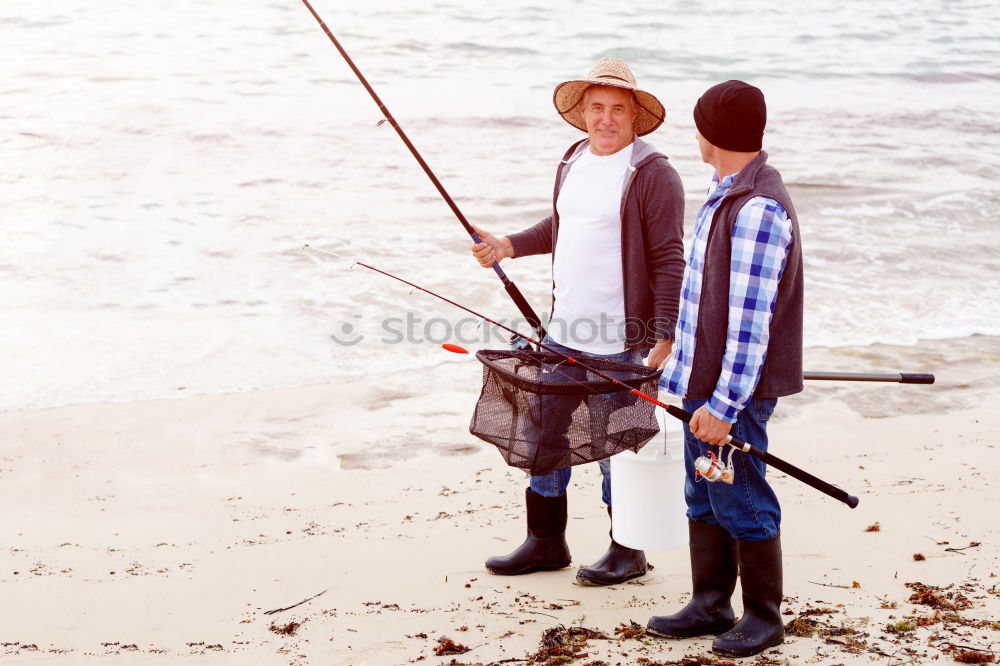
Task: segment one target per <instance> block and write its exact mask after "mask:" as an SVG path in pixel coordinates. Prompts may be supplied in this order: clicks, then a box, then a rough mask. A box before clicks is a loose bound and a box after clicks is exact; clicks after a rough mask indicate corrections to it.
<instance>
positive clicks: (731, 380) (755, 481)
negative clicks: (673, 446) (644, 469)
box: [649, 81, 803, 657]
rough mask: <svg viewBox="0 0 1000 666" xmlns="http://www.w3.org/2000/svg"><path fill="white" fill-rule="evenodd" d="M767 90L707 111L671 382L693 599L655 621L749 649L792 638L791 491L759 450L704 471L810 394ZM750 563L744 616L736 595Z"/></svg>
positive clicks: (755, 439) (709, 103)
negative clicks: (785, 494) (772, 476)
mask: <svg viewBox="0 0 1000 666" xmlns="http://www.w3.org/2000/svg"><path fill="white" fill-rule="evenodd" d="M766 118H767V110H766V107H765V104H764V95H763V93H762V92H761V91H760V90H759V89H758V88H755V87H754V86H751V85H749V84H747V83H744V82H742V81H726V82H725V83H720V84H718V85H716V86H713V87H711V88H709V89H708V91H706V92H705V94H704V95H702V96H701V98H700V99H699V100H698V102H697V104H696V106H695V109H694V120H695V125H696V126H697V129H698V131H697V133H696V138H697V140H698V144H699V147H700V149H701V156H702V159H703V160H704V161H705V162H706V163H708V164H710V165H712V166H713V167H715V175H714V176H713V179H712V185H711V187H710V188H709V194H708V199H707V200H706V201H705V203H704V205H703V206H702V207H701V209H700V210H699V211H698V215H697V218H696V220H695V228H694V239H693V241H692V245H691V250H690V254H689V256H688V264H687V268H686V269H685V272H684V287H683V290H682V292H681V294H682V295H681V309H680V320H679V323H678V326H677V331H678V332H677V344H676V348H675V350H674V354H673V356H672V357H671V358H670V360H669V361H668V362H667V364H666V367H665V368H664V371H663V375H662V377H661V379H660V388H661V389H665V390H668V391H670V392H671V393H674V394H676V395H679V396H682V397H683V398H684V409H686V410H687V411H689V412H693V416H692V418H691V423H690V425H689V426H688V425H685V427H684V431H685V432H684V435H685V453H684V455H685V468H686V473H687V480H686V482H685V487H684V495H685V500H686V501H687V507H688V510H687V516H688V521H689V522H688V525H689V538H690V541H689V543H690V550H691V578H692V583H693V587H694V591H693V595H692V598H691V601H690V602H689V603H688V604H687V606H685V607H684V608H683V609H682V610H681V611H680V612H678V613H676V614H674V615H668V616H658V617H653V618H651V619H650V620H649V629H650V631H651V632H652V633H655V634H658V635H661V636H667V637H673V638H686V637H692V636H701V635H706V634H709V635H711V634H715V635H716V636H715V639H714V640H713V643H712V650H713V651H714V652H716V653H718V654H722V655H725V656H729V657H748V656H750V655H754V654H757V653H759V652H762V651H763V650H765V649H767V648H768V647H771V646H773V645H777V644H779V643H781V642H782V641H783V640H784V629H783V622H782V616H781V598H782V566H781V541H780V535H779V526H780V522H781V509H780V507H779V506H778V498H777V497H776V496H775V494H774V491H773V490H772V489H771V486H770V485H769V484H768V482H767V481H766V480H765V478H764V472H765V465H764V463H763V462H762V461H760V460H758V459H757V458H753V457H751V456H748V455H744V454H741V453H737V452H734V451H732V450H731V449H730V452H729V455H731V456H732V457H731V458H728V459H729V460H731V462H732V469H731V470H730V472H731V473H730V477H729V479H728V481H729V482H723V481H716V482H709V481H707V480H706V479H705V478H699V477H698V476H697V474H696V473H695V471H694V461H695V459H696V458H698V457H699V456H707V455H710V454H711V455H715V453H716V452H718V454H719V455H720V456H725V454H724V453H723V451H721V450H718V449H714V447H718V446H723V445H724V444H725V443H726V439H727V437H728V436H729V435H730V434H732V435H733V436H735V437H738V438H739V439H742V440H743V441H745V442H747V443H749V444H751V445H752V446H754V447H756V448H758V449H760V450H762V451H766V450H767V430H766V428H767V421H768V418H769V417H770V416H771V412H772V411H773V410H774V407H775V404H776V403H777V399H778V398H779V397H782V396H786V395H791V394H793V393H798V392H799V391H801V390H802V309H803V308H802V241H801V235H800V234H799V225H798V220H797V218H796V215H795V208H794V207H793V206H792V201H791V198H790V197H789V196H788V191H787V190H786V189H785V186H784V184H783V183H782V180H781V175H780V174H779V173H778V171H777V170H775V169H774V168H773V167H771V166H770V165H768V164H767V153H765V152H764V151H762V150H761V143H762V138H763V135H764V125H765V121H766ZM737 572H738V575H739V578H740V581H741V587H742V593H743V616H742V618H740V621H739V622H736V621H735V616H734V613H733V607H732V605H731V603H730V600H731V598H732V595H733V592H734V590H735V586H736V578H737Z"/></svg>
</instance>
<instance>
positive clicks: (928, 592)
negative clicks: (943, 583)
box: [906, 582, 972, 611]
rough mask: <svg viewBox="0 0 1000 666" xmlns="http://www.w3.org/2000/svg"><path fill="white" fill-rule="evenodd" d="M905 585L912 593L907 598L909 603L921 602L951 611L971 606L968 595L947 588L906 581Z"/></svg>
mask: <svg viewBox="0 0 1000 666" xmlns="http://www.w3.org/2000/svg"><path fill="white" fill-rule="evenodd" d="M906 587H908V588H910V589H911V590H913V594H911V595H910V598H909V602H910V603H911V604H923V605H924V606H930V607H931V608H938V609H941V610H951V611H958V610H965V609H966V608H972V602H971V601H970V600H969V599H968V597H966V596H964V595H963V594H962V593H960V592H948V591H947V590H948V588H940V587H935V586H933V585H925V584H923V583H920V582H917V583H906ZM948 587H951V586H950V585H949V586H948Z"/></svg>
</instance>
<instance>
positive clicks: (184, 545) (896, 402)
mask: <svg viewBox="0 0 1000 666" xmlns="http://www.w3.org/2000/svg"><path fill="white" fill-rule="evenodd" d="M806 360H807V366H809V367H811V368H813V369H817V370H818V369H825V370H846V369H855V370H857V369H859V366H861V369H865V370H869V371H879V370H882V371H892V370H896V371H929V372H934V373H936V374H937V377H938V382H937V383H936V384H935V385H934V386H930V387H928V386H901V385H891V384H857V383H854V384H833V383H824V384H820V383H818V382H811V383H809V384H808V385H807V390H806V391H805V392H804V393H803V394H801V395H799V396H796V397H794V398H791V399H788V400H786V401H784V402H783V403H782V404H781V405H780V406H779V412H778V413H777V414H776V417H777V418H776V419H775V421H774V422H773V423H772V426H771V433H772V444H771V450H772V452H773V453H775V454H776V455H779V456H781V457H784V458H785V459H786V460H789V461H790V462H793V463H794V464H797V465H799V466H800V467H802V468H804V469H806V470H808V471H810V472H812V473H814V474H816V475H817V476H819V477H821V478H823V479H826V480H829V481H831V482H833V483H835V484H837V485H839V486H841V487H843V488H845V489H847V490H848V491H850V492H852V493H853V494H856V495H858V496H859V497H860V498H861V503H860V505H859V506H858V507H857V508H856V509H854V510H851V509H848V508H847V507H846V506H844V505H842V504H839V503H837V502H834V501H833V500H830V499H829V498H827V497H826V496H824V495H821V494H819V493H817V492H816V491H814V490H812V489H810V488H808V487H806V486H804V485H802V484H800V483H799V482H797V481H795V480H794V479H790V478H788V477H785V476H783V475H781V474H780V473H778V474H774V476H773V478H774V484H775V486H776V488H777V490H778V494H779V497H780V498H781V501H782V504H783V509H784V512H785V516H784V522H783V544H784V557H785V595H786V602H785V604H784V609H785V613H786V617H787V620H788V622H789V625H788V626H789V635H788V636H787V639H786V642H785V644H784V645H782V646H780V647H778V648H775V649H772V650H769V651H768V652H767V653H765V654H764V655H762V656H760V657H758V658H756V659H752V660H747V663H768V664H771V663H773V664H779V663H780V664H806V663H821V664H836V663H842V664H854V663H858V664H861V663H873V662H875V663H884V664H908V663H931V662H932V661H935V660H937V661H939V662H940V663H946V662H950V661H952V660H953V659H955V657H956V656H957V655H960V654H962V653H968V654H972V655H982V656H983V658H989V659H995V654H996V651H997V650H998V648H1000V623H998V621H1000V578H998V575H1000V549H998V548H997V543H998V541H1000V523H998V521H997V520H996V515H995V512H996V504H997V499H1000V497H998V494H997V490H996V482H995V477H996V475H997V473H998V472H1000V449H998V448H997V446H996V434H995V433H996V432H997V431H998V429H1000V414H998V412H997V410H995V409H992V408H988V407H986V406H987V405H991V404H992V403H993V402H994V401H995V400H997V399H998V398H1000V345H998V341H997V339H995V338H989V337H982V336H976V337H972V338H965V339H961V340H953V341H928V342H926V343H924V344H921V345H918V346H917V347H890V346H872V347H866V348H855V349H810V350H808V354H807V359H806ZM428 386H433V387H434V391H433V392H428V391H427V390H426V387H428ZM478 388H479V372H478V365H477V364H476V363H475V361H472V360H470V361H468V362H455V363H447V364H445V365H443V366H441V367H439V368H435V369H434V370H432V371H422V372H416V371H412V372H410V371H408V372H405V373H401V375H400V376H399V377H398V378H397V381H395V382H394V385H393V388H388V389H387V388H386V387H385V386H384V385H382V384H376V383H372V384H368V385H362V384H353V385H345V384H329V385H316V386H312V387H307V388H296V389H286V390H269V391H258V392H246V393H235V394H228V395H205V396H194V397H188V398H183V399H174V400H160V401H147V402H133V403H124V404H84V405H75V406H69V407H62V408H57V409H49V410H35V411H15V412H6V413H3V414H0V438H2V441H3V442H4V451H3V454H2V457H0V494H2V496H0V506H2V507H3V509H2V511H3V515H2V518H0V523H2V525H3V531H4V535H5V539H4V543H5V546H7V547H6V548H5V549H4V552H3V554H2V563H0V589H2V591H3V600H4V601H3V604H2V611H0V644H2V645H0V655H2V656H3V661H4V663H12V664H13V663H18V664H19V663H47V662H50V661H57V662H60V663H91V662H100V663H108V664H116V663H122V664H131V663H173V662H180V663H191V664H200V663H213V664H214V663H227V664H229V663H232V664H338V665H339V664H343V665H347V664H353V665H361V664H371V665H376V664H406V663H415V662H421V663H427V664H477V663H482V664H489V663H494V664H499V663H536V664H542V663H548V664H556V663H579V664H601V663H606V664H638V663H642V664H660V663H662V664H674V663H684V664H695V663H722V662H721V661H718V660H715V659H714V658H713V657H711V655H710V646H711V643H710V640H709V639H691V640H679V641H670V640H661V639H653V638H650V637H646V636H643V635H642V632H641V631H640V632H637V631H636V630H635V627H634V626H633V625H632V623H633V622H634V623H637V624H638V625H639V626H640V627H641V626H644V625H645V623H646V620H647V619H648V618H649V616H650V615H654V614H664V613H670V612H673V611H674V610H676V609H678V608H679V607H680V606H681V605H682V604H683V603H684V602H685V601H686V599H687V598H688V594H689V592H690V588H689V574H688V555H687V552H686V549H681V550H675V551H669V552H653V553H649V554H648V555H649V559H650V561H651V562H652V563H653V564H654V566H655V568H654V569H653V570H652V571H651V572H650V573H649V574H648V575H647V576H645V577H643V578H640V579H637V580H635V581H632V582H630V583H628V584H625V585H620V586H614V587H612V588H603V589H602V588H589V587H581V586H579V585H576V584H575V583H574V572H575V569H576V567H578V566H582V565H586V564H589V563H590V562H591V561H593V560H595V559H596V558H597V557H598V556H599V555H600V554H601V553H602V552H603V551H604V548H605V547H606V545H607V536H606V535H607V527H608V525H607V519H606V516H605V515H604V512H603V508H602V505H601V503H600V497H599V490H598V477H599V474H598V472H597V470H596V466H593V465H591V466H587V467H584V468H577V473H576V474H575V476H574V482H573V485H572V486H571V490H570V503H569V506H570V526H569V530H568V536H567V538H568V540H569V542H570V546H571V549H572V553H573V566H572V567H571V568H569V569H565V570H562V571H556V572H549V573H538V574H532V575H529V576H521V577H511V578H506V577H499V576H492V575H490V574H488V573H487V572H486V571H485V570H484V569H483V564H482V563H483V560H484V559H485V557H486V556H488V555H491V554H496V553H502V552H507V551H508V550H510V549H511V548H513V547H514V546H516V545H517V544H518V543H520V540H521V538H522V536H523V531H524V522H523V518H522V513H521V512H522V500H523V488H524V486H525V479H524V477H523V474H522V473H521V472H519V471H516V470H511V469H510V468H507V467H505V466H504V465H503V463H502V461H501V459H500V457H499V455H498V454H497V452H496V451H495V450H493V449H492V447H488V446H486V445H484V444H481V443H480V442H479V441H478V440H476V439H474V438H473V437H471V436H470V435H469V434H468V432H467V430H466V427H467V422H468V418H469V415H470V413H471V409H472V407H473V405H474V403H475V400H476V397H477V394H478ZM306 599H309V600H308V601H305V603H300V602H303V601H304V600H306ZM737 599H738V595H737ZM918 601H922V602H923V603H918ZM282 609H284V610H282ZM737 611H739V608H738V607H737ZM890 627H891V628H890ZM809 634H812V635H809ZM545 637H547V638H548V646H549V648H550V649H549V652H548V653H547V655H545V654H543V653H542V652H539V650H540V648H542V647H543V642H544V641H543V638H545ZM447 640H450V641H452V642H453V643H454V644H455V646H457V647H456V648H455V652H454V653H451V654H448V651H447V650H445V649H444V648H445V647H447V646H448V645H449V644H448V643H445V642H444V641H447ZM559 641H563V642H562V643H559ZM553 645H562V646H563V647H562V648H559V649H557V650H556V651H555V652H553V651H552V649H551V648H552V646H553ZM461 646H464V647H465V648H468V651H464V649H463V647H461ZM436 651H437V652H445V654H436ZM560 652H561V653H562V655H563V660H562V661H560V660H559V659H558V658H557V657H558V655H559V654H560ZM966 658H968V657H966Z"/></svg>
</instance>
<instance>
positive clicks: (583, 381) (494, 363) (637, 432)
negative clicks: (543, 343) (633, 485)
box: [469, 350, 660, 475]
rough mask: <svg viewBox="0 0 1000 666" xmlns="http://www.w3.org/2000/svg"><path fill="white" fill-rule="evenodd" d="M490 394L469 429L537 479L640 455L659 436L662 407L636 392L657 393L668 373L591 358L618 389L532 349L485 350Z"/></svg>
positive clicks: (593, 365) (483, 397) (478, 407)
mask: <svg viewBox="0 0 1000 666" xmlns="http://www.w3.org/2000/svg"><path fill="white" fill-rule="evenodd" d="M476 358H478V359H479V361H480V362H481V363H482V364H483V388H482V391H481V393H480V394H479V401H478V402H477V403H476V409H475V412H473V414H472V423H471V424H470V425H469V431H470V432H471V433H472V434H473V435H475V436H476V437H479V438H480V439H482V440H485V441H487V442H489V443H490V444H493V445H494V446H496V447H497V448H498V449H499V450H500V454H501V455H502V456H503V458H504V460H505V461H507V464H508V465H510V466H512V467H519V468H521V469H524V470H526V471H527V472H529V473H531V474H535V475H538V474H547V473H549V472H551V471H553V470H556V469H560V468H563V467H570V466H572V465H580V464H582V463H586V462H592V461H595V460H602V459H604V458H607V457H609V456H613V455H614V454H616V453H620V452H621V451H624V450H625V449H631V450H633V451H638V450H639V449H640V448H641V447H642V445H643V444H645V443H646V442H648V441H649V440H650V439H651V438H652V437H653V436H654V435H656V433H657V432H659V425H657V421H656V416H655V413H654V410H655V409H656V406H655V405H654V404H653V403H651V402H649V401H647V400H643V399H641V398H639V397H638V396H636V395H635V394H633V393H631V392H630V391H629V390H628V389H629V388H634V389H637V390H639V391H641V392H642V393H645V394H646V395H655V394H656V388H657V382H658V380H659V375H660V370H659V369H658V368H650V367H647V366H645V365H635V364H632V363H624V362H621V361H612V360H609V359H601V358H593V357H587V358H586V359H584V361H585V362H586V364H587V365H588V366H590V367H591V368H593V369H594V370H597V371H598V372H601V373H603V374H605V375H607V376H609V377H612V378H614V379H615V380H617V381H619V382H622V383H623V384H624V385H625V386H622V385H615V384H614V383H613V382H611V381H609V380H607V379H604V378H602V377H600V376H598V375H596V374H594V373H593V372H591V371H589V370H587V369H586V368H581V367H580V366H578V365H575V364H573V363H570V362H569V361H568V360H567V359H566V358H565V357H563V356H560V355H558V354H553V353H549V352H536V351H530V350H515V351H511V350H481V351H478V352H476Z"/></svg>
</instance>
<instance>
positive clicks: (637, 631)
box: [615, 620, 648, 641]
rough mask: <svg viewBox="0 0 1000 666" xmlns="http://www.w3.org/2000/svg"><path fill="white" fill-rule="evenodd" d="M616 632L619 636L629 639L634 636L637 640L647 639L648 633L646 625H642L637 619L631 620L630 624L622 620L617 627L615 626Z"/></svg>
mask: <svg viewBox="0 0 1000 666" xmlns="http://www.w3.org/2000/svg"><path fill="white" fill-rule="evenodd" d="M615 634H616V635H617V636H618V637H619V638H623V639H626V640H628V639H629V638H634V639H636V640H639V641H641V640H643V639H645V638H646V637H647V636H648V634H647V633H646V627H644V626H642V625H641V624H639V623H638V622H636V621H635V620H629V623H628V624H625V623H624V622H622V623H621V624H619V625H618V626H617V627H615Z"/></svg>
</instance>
